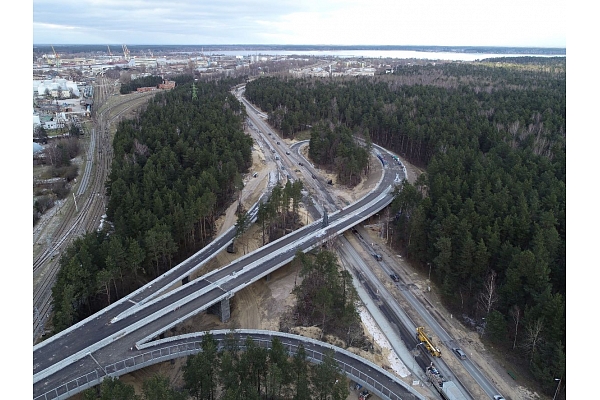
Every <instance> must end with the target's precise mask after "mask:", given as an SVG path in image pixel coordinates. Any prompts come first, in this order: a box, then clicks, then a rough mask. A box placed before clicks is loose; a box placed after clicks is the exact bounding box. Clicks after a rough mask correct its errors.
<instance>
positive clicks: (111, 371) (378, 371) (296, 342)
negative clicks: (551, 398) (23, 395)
mask: <svg viewBox="0 0 600 400" xmlns="http://www.w3.org/2000/svg"><path fill="white" fill-rule="evenodd" d="M205 333H206V332H196V333H191V334H186V335H180V336H176V337H172V338H168V339H161V340H156V341H153V342H149V343H146V344H144V345H142V346H140V349H139V350H136V351H135V352H134V353H133V354H131V355H130V356H129V357H127V358H125V359H123V360H120V361H118V362H116V363H113V364H110V365H105V366H103V367H102V368H93V367H94V366H93V365H90V368H92V370H91V372H89V373H87V374H85V375H82V376H80V377H79V378H77V379H75V380H73V381H71V382H67V383H65V384H64V385H61V386H59V387H57V388H55V389H54V390H52V391H50V392H47V393H45V394H43V395H41V396H38V397H36V398H35V399H36V400H41V399H64V398H67V397H69V396H73V395H75V394H77V393H80V392H82V391H84V390H86V389H88V388H90V387H93V386H95V385H98V384H100V383H102V381H103V380H104V378H105V377H106V376H111V377H118V376H121V375H125V374H128V373H131V372H134V371H137V370H139V369H142V368H146V367H148V366H151V365H154V364H157V363H161V362H165V361H169V360H173V359H176V358H180V357H186V356H190V355H194V354H197V353H199V352H200V351H202V348H201V343H202V336H203V335H204V334H205ZM210 333H211V334H212V335H213V337H214V339H215V340H216V341H217V343H218V350H221V349H222V348H223V347H224V345H223V343H224V342H225V340H226V339H228V338H232V337H233V338H235V339H236V341H237V343H238V346H239V348H240V350H242V351H243V350H245V341H246V339H247V338H251V339H252V340H253V341H254V342H255V343H256V344H257V345H258V346H260V347H263V348H266V349H270V348H271V342H272V340H273V338H277V339H279V340H280V341H281V343H282V344H283V346H284V348H285V349H286V350H287V352H288V354H289V356H290V357H292V356H294V355H295V354H296V352H297V351H298V348H299V346H300V345H302V346H303V347H304V349H305V352H306V356H307V360H308V361H309V362H311V363H314V364H319V363H321V362H322V360H323V359H324V357H325V352H326V351H327V350H333V352H334V359H335V360H336V362H337V364H338V367H339V368H340V371H341V372H342V373H343V374H344V375H346V376H347V377H348V378H349V379H351V380H353V381H355V382H359V383H361V385H363V386H364V387H365V388H367V389H368V390H369V391H370V392H372V393H375V394H376V395H377V396H379V397H380V398H382V399H391V400H408V399H422V400H425V399H427V397H425V396H423V395H422V394H420V393H419V392H417V391H416V390H415V389H414V388H413V387H411V386H410V385H408V384H406V383H405V382H403V381H400V380H398V378H397V377H396V376H395V375H393V374H391V373H390V372H388V371H386V370H384V369H383V368H381V367H379V366H378V365H376V364H374V363H372V362H370V361H368V360H366V359H364V358H362V357H360V356H357V355H356V354H354V353H351V352H349V351H347V350H344V349H342V348H340V347H336V346H334V345H331V344H329V343H325V342H321V341H318V340H314V339H311V338H307V337H304V336H300V335H293V334H288V333H282V332H276V331H264V330H251V329H237V330H233V331H230V330H216V331H210ZM92 363H93V361H91V360H90V361H89V364H92Z"/></svg>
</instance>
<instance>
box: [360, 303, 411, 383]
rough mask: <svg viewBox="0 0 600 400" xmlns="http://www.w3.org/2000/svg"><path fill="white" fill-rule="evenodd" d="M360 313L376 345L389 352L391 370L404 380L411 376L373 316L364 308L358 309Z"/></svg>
mask: <svg viewBox="0 0 600 400" xmlns="http://www.w3.org/2000/svg"><path fill="white" fill-rule="evenodd" d="M358 312H359V314H360V319H361V320H362V322H363V324H365V326H366V327H367V330H368V331H369V333H370V334H371V335H372V336H373V339H374V340H375V343H377V344H378V345H379V346H380V347H381V348H382V349H387V350H389V353H388V362H389V363H390V368H391V369H392V371H393V372H394V373H396V374H397V375H399V376H401V377H403V378H404V377H407V376H408V375H410V372H409V371H408V368H406V366H405V365H404V363H403V362H402V361H401V360H400V358H399V357H398V355H397V354H396V352H395V351H394V349H393V348H392V345H391V344H390V342H389V341H388V340H387V338H386V337H385V335H384V334H383V332H382V331H381V329H379V326H378V325H377V323H376V322H375V320H374V319H373V317H371V314H369V312H368V311H367V310H366V309H365V308H364V307H362V306H360V307H358Z"/></svg>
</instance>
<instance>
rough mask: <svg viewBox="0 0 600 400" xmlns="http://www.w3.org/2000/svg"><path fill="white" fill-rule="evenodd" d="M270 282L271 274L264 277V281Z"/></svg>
mask: <svg viewBox="0 0 600 400" xmlns="http://www.w3.org/2000/svg"><path fill="white" fill-rule="evenodd" d="M270 280H271V274H267V276H265V281H267V282H269V281H270Z"/></svg>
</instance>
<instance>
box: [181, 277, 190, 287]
mask: <svg viewBox="0 0 600 400" xmlns="http://www.w3.org/2000/svg"><path fill="white" fill-rule="evenodd" d="M189 281H190V277H189V276H186V277H185V278H183V279H182V280H181V286H183V285H185V284H186V283H189Z"/></svg>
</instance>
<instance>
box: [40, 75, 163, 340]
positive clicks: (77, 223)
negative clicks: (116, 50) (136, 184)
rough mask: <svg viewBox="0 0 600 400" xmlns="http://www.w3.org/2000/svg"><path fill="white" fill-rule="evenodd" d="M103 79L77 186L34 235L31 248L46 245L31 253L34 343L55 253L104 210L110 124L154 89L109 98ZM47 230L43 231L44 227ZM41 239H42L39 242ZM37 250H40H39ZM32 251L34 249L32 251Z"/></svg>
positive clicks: (45, 313) (48, 297) (47, 305)
mask: <svg viewBox="0 0 600 400" xmlns="http://www.w3.org/2000/svg"><path fill="white" fill-rule="evenodd" d="M106 81H107V80H106V79H101V82H102V83H101V84H100V85H97V88H98V89H97V90H95V96H94V97H95V99H94V103H95V104H97V105H98V109H99V111H98V112H97V113H96V114H95V115H94V122H93V125H94V127H93V128H92V130H91V134H90V140H89V143H88V146H87V149H86V165H85V170H84V172H83V174H82V175H81V178H80V182H79V184H78V186H77V189H76V190H75V191H73V193H72V198H71V197H70V198H68V199H67V201H66V202H65V204H64V205H63V206H62V208H61V210H60V212H59V215H56V214H55V215H54V217H53V218H57V219H59V223H58V224H57V226H56V228H54V229H53V228H52V226H51V223H49V222H47V223H46V226H44V227H42V228H41V229H40V232H38V233H37V235H36V236H37V239H35V237H36V236H34V250H35V246H36V243H37V244H38V246H39V245H43V244H44V243H43V242H44V240H42V239H40V238H42V237H43V236H46V237H47V239H46V240H45V244H46V246H45V248H44V249H43V250H42V251H41V254H38V255H36V256H34V260H33V274H34V288H33V306H34V307H33V340H34V344H35V343H36V341H37V340H38V339H39V338H40V337H41V336H42V335H43V333H44V327H45V325H46V322H47V321H48V319H49V317H50V315H51V311H52V310H51V307H52V304H51V301H52V286H53V285H54V282H55V280H56V275H57V274H58V270H59V260H60V257H58V255H59V254H60V253H61V252H62V251H63V250H64V249H65V248H66V247H67V246H68V245H69V244H70V243H71V242H72V241H73V240H74V239H75V238H77V237H79V236H81V235H83V234H85V233H87V232H92V231H93V230H95V229H98V227H99V225H100V220H101V217H102V215H103V214H104V212H105V206H106V198H105V193H104V184H105V182H106V178H107V177H108V174H109V171H110V166H111V162H112V146H111V137H112V133H111V130H110V127H111V124H113V123H114V122H117V121H118V120H119V119H120V118H122V117H123V115H124V114H125V113H127V112H129V111H130V110H131V109H134V108H138V107H140V106H142V105H143V104H145V103H146V102H147V101H148V99H149V97H151V96H153V95H154V94H155V93H143V94H133V95H131V96H127V97H120V98H119V99H115V100H116V101H108V99H109V96H110V94H111V93H109V88H110V87H112V84H110V83H109V84H106ZM44 230H45V231H46V232H47V233H46V234H45V235H44V232H43V231H44ZM40 240H41V242H40ZM38 253H39V252H38ZM34 254H35V251H34Z"/></svg>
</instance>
